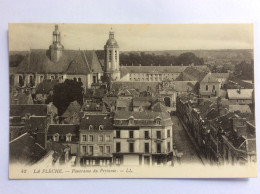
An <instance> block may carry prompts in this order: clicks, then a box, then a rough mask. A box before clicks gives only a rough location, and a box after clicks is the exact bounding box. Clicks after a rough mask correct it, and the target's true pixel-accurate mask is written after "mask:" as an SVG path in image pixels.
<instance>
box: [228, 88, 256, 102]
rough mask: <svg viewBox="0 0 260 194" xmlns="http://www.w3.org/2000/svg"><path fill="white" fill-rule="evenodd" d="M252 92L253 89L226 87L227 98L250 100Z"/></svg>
mask: <svg viewBox="0 0 260 194" xmlns="http://www.w3.org/2000/svg"><path fill="white" fill-rule="evenodd" d="M239 91H240V92H239ZM252 93H253V89H227V95H228V99H249V100H251V99H252Z"/></svg>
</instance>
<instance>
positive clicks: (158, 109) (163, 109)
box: [151, 101, 167, 112]
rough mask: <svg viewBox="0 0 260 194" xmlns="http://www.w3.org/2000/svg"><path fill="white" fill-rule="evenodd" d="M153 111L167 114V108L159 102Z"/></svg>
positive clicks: (153, 107)
mask: <svg viewBox="0 0 260 194" xmlns="http://www.w3.org/2000/svg"><path fill="white" fill-rule="evenodd" d="M151 109H152V111H154V112H167V108H166V106H165V105H164V104H163V103H162V102H159V101H158V102H157V103H155V104H154V105H153V106H152V108H151Z"/></svg>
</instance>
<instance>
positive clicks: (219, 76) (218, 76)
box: [211, 73, 229, 79]
mask: <svg viewBox="0 0 260 194" xmlns="http://www.w3.org/2000/svg"><path fill="white" fill-rule="evenodd" d="M211 75H213V76H214V77H215V78H222V79H227V78H229V73H211Z"/></svg>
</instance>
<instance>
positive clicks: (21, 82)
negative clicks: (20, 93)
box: [19, 75, 24, 85]
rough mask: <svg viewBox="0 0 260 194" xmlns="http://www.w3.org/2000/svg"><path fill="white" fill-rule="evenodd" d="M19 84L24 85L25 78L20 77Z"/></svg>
mask: <svg viewBox="0 0 260 194" xmlns="http://www.w3.org/2000/svg"><path fill="white" fill-rule="evenodd" d="M19 84H21V85H23V84H24V83H23V76H21V75H19Z"/></svg>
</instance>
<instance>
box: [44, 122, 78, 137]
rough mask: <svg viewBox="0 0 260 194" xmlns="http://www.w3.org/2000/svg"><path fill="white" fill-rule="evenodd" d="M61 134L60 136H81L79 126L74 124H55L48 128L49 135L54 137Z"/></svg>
mask: <svg viewBox="0 0 260 194" xmlns="http://www.w3.org/2000/svg"><path fill="white" fill-rule="evenodd" d="M56 133H58V134H60V135H66V134H68V133H70V134H72V135H76V136H77V135H78V134H79V125H72V124H53V125H49V128H48V135H54V134H56Z"/></svg>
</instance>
